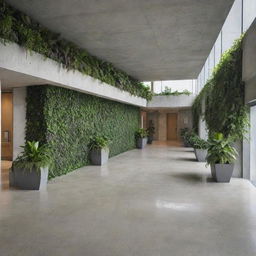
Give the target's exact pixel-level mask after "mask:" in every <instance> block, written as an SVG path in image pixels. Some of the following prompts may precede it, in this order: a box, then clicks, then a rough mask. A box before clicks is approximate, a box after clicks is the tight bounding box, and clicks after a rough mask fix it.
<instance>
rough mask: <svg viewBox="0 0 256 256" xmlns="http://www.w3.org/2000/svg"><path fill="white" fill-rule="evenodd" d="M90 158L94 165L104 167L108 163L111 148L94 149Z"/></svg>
mask: <svg viewBox="0 0 256 256" xmlns="http://www.w3.org/2000/svg"><path fill="white" fill-rule="evenodd" d="M90 156H91V162H92V164H93V165H103V164H105V163H107V162H108V158H109V148H101V149H92V150H91V153H90Z"/></svg>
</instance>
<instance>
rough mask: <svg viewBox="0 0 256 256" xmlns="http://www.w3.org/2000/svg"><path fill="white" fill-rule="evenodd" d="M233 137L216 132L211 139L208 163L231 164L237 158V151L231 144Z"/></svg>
mask: <svg viewBox="0 0 256 256" xmlns="http://www.w3.org/2000/svg"><path fill="white" fill-rule="evenodd" d="M232 141H233V139H230V138H225V137H224V135H223V134H222V133H215V134H214V135H212V137H211V138H210V139H209V147H208V154H207V157H206V160H207V163H208V164H231V163H233V162H234V161H235V160H236V156H237V151H236V149H235V148H234V147H232V146H231V143H232Z"/></svg>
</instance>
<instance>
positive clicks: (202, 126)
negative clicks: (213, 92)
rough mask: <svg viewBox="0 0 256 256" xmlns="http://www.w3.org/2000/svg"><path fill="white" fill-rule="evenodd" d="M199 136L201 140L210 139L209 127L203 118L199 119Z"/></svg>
mask: <svg viewBox="0 0 256 256" xmlns="http://www.w3.org/2000/svg"><path fill="white" fill-rule="evenodd" d="M204 111H205V101H203V104H202V113H204ZM198 135H199V137H200V138H202V139H204V140H207V139H208V130H207V125H206V122H205V121H204V120H203V119H202V118H200V119H199V124H198Z"/></svg>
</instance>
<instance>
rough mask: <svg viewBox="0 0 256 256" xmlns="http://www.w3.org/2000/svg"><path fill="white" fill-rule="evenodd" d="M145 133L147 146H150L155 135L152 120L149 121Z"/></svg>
mask: <svg viewBox="0 0 256 256" xmlns="http://www.w3.org/2000/svg"><path fill="white" fill-rule="evenodd" d="M147 133H148V144H152V142H153V137H154V134H155V127H154V123H153V121H152V120H150V121H149V126H148V129H147Z"/></svg>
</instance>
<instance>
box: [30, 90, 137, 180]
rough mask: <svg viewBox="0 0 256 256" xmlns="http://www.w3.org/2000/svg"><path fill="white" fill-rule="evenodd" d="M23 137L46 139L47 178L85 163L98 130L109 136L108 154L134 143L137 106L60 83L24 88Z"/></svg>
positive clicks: (122, 150) (129, 146)
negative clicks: (48, 155)
mask: <svg viewBox="0 0 256 256" xmlns="http://www.w3.org/2000/svg"><path fill="white" fill-rule="evenodd" d="M26 119H27V124H26V140H37V141H40V142H41V143H48V144H49V146H50V150H51V152H52V154H51V155H52V159H53V167H52V172H51V174H50V178H52V177H55V176H59V175H63V174H66V173H68V172H70V171H72V170H74V169H76V168H79V167H81V166H84V165H87V164H88V163H89V159H88V148H87V145H88V142H89V139H90V136H92V135H94V134H95V133H97V134H102V135H106V136H108V137H109V138H110V140H111V144H110V156H114V155H117V154H119V153H121V152H124V151H127V150H130V149H132V148H134V147H135V138H134V133H135V131H136V129H138V128H139V120H140V109H139V108H138V107H135V106H131V105H126V104H122V103H118V102H114V101H110V100H106V99H102V98H98V97H95V96H91V95H87V94H83V93H79V92H76V91H73V90H68V89H64V88H60V87H55V86H49V85H40V86H31V87H28V89H27V113H26Z"/></svg>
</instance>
